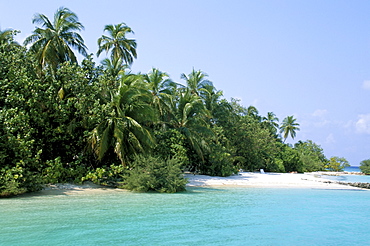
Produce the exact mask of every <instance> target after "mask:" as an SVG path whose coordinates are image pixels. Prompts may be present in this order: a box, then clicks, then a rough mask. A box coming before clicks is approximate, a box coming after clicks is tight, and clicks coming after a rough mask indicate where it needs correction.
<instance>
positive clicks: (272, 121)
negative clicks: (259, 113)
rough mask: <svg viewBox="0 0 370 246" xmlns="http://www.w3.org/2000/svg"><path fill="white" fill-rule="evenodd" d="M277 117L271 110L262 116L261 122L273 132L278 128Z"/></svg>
mask: <svg viewBox="0 0 370 246" xmlns="http://www.w3.org/2000/svg"><path fill="white" fill-rule="evenodd" d="M278 122H279V119H278V118H277V117H276V115H275V114H274V113H273V112H268V113H267V116H266V117H263V122H262V123H263V124H264V125H265V126H266V127H267V128H268V129H270V131H271V132H272V133H273V134H276V131H277V130H278V129H279V123H278Z"/></svg>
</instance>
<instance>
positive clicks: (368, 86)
mask: <svg viewBox="0 0 370 246" xmlns="http://www.w3.org/2000/svg"><path fill="white" fill-rule="evenodd" d="M362 88H363V89H365V90H370V80H365V81H364V82H363V83H362Z"/></svg>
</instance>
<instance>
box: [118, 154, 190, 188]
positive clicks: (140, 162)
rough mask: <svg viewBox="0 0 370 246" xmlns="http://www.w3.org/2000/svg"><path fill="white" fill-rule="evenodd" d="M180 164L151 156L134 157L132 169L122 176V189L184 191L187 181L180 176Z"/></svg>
mask: <svg viewBox="0 0 370 246" xmlns="http://www.w3.org/2000/svg"><path fill="white" fill-rule="evenodd" d="M180 165H181V162H179V161H178V160H177V159H168V160H163V159H161V158H158V157H153V156H148V157H146V156H142V155H141V156H136V158H135V161H134V162H133V164H132V169H131V170H129V171H127V174H126V175H125V176H124V180H125V185H123V187H122V188H125V189H128V190H132V191H139V192H147V191H157V192H161V193H174V192H179V191H184V190H185V185H186V183H187V180H186V179H185V178H184V177H183V175H182V170H181V168H180Z"/></svg>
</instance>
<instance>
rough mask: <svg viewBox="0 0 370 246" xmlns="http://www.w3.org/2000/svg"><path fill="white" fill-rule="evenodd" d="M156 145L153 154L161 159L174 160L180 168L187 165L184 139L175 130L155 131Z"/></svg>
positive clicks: (187, 159)
mask: <svg viewBox="0 0 370 246" xmlns="http://www.w3.org/2000/svg"><path fill="white" fill-rule="evenodd" d="M155 137H156V141H157V145H156V147H155V148H154V151H153V153H154V154H155V155H158V156H159V157H160V158H161V159H164V160H165V159H176V160H177V161H178V162H179V163H180V165H181V167H183V168H184V167H186V166H188V165H189V158H188V156H187V149H186V144H185V141H186V139H185V137H184V136H183V135H182V134H181V133H180V132H179V131H178V130H176V129H169V130H167V131H157V132H156V133H155Z"/></svg>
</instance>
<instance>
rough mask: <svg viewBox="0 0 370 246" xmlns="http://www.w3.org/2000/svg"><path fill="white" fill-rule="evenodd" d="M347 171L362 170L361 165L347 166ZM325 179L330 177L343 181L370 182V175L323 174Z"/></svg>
mask: <svg viewBox="0 0 370 246" xmlns="http://www.w3.org/2000/svg"><path fill="white" fill-rule="evenodd" d="M344 171H346V172H361V170H360V168H359V167H353V166H351V167H346V168H345V169H344ZM322 177H323V178H325V179H330V180H333V181H341V182H349V183H355V182H360V183H370V175H352V174H348V175H340V176H328V175H322Z"/></svg>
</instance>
